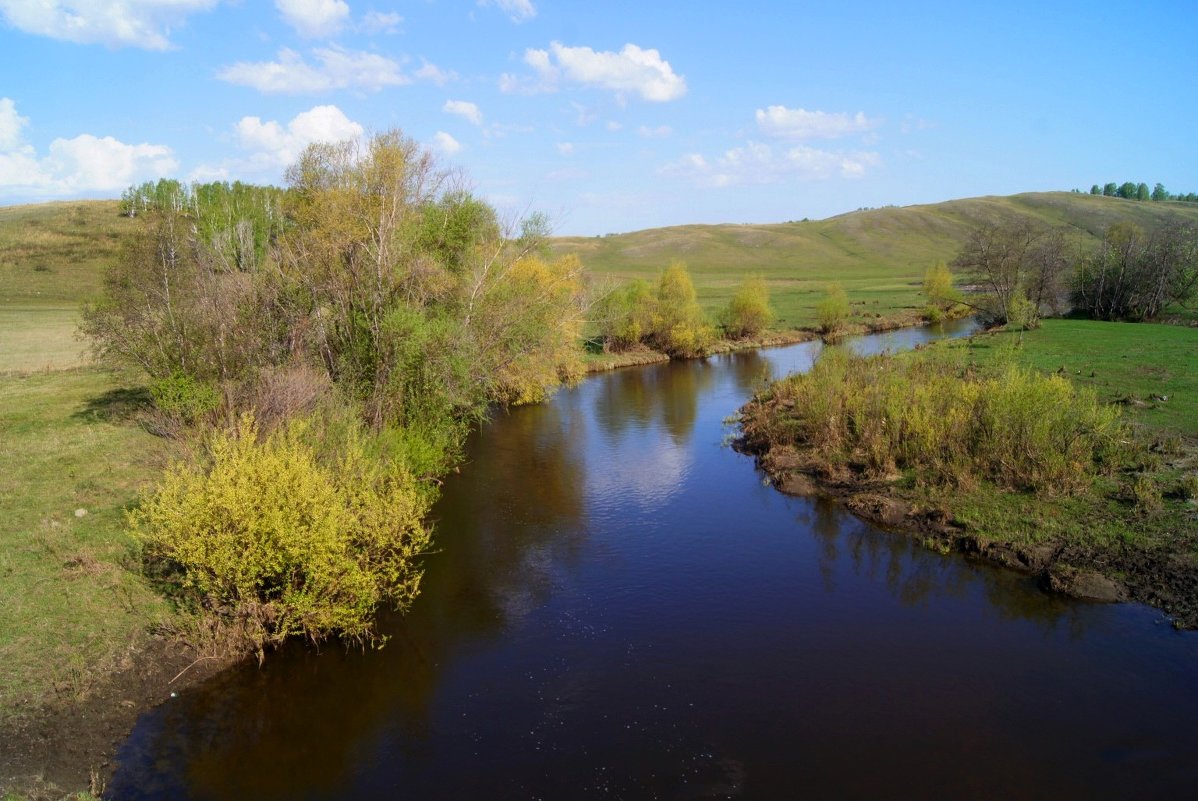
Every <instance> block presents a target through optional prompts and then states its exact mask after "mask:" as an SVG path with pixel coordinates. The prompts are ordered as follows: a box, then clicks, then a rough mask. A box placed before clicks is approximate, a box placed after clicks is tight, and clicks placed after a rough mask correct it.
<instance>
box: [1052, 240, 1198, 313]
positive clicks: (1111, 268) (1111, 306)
mask: <svg viewBox="0 0 1198 801" xmlns="http://www.w3.org/2000/svg"><path fill="white" fill-rule="evenodd" d="M1196 290H1198V227H1196V226H1194V225H1193V224H1189V223H1182V222H1180V221H1175V222H1172V223H1170V224H1168V225H1166V226H1164V227H1162V228H1160V229H1158V230H1156V231H1154V232H1152V233H1151V234H1148V233H1145V231H1144V230H1143V229H1141V228H1140V227H1139V226H1136V225H1134V224H1132V223H1128V222H1120V223H1115V224H1113V225H1111V226H1110V227H1109V228H1108V229H1107V231H1106V234H1105V235H1104V237H1103V240H1102V242H1101V243H1100V244H1099V245H1098V247H1097V248H1096V249H1095V250H1094V252H1092V253H1091V254H1090V256H1089V257H1088V258H1086V259H1084V260H1083V261H1082V263H1081V264H1079V265H1078V269H1077V272H1076V274H1075V276H1074V282H1073V300H1074V303H1075V304H1076V305H1077V306H1078V307H1079V308H1081V309H1084V310H1085V311H1086V312H1087V313H1089V314H1090V315H1091V316H1092V317H1094V318H1096V319H1100V320H1151V319H1153V318H1155V317H1157V316H1158V315H1160V314H1161V312H1163V311H1164V310H1165V309H1166V308H1167V307H1168V306H1169V305H1170V304H1172V303H1186V302H1189V300H1190V299H1191V298H1193V296H1194V294H1195V292H1196Z"/></svg>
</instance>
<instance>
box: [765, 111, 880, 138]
mask: <svg viewBox="0 0 1198 801" xmlns="http://www.w3.org/2000/svg"><path fill="white" fill-rule="evenodd" d="M878 122H879V121H878V120H876V119H871V118H869V117H866V116H865V113H864V112H862V111H858V112H857V113H856V114H852V115H850V114H845V113H843V112H840V113H833V114H830V113H828V112H826V111H807V110H806V109H802V108H787V107H786V106H769V107H768V108H765V109H760V108H759V109H757V127H759V128H760V129H761V132H762V133H764V134H767V135H769V136H776V137H778V138H780V139H838V138H840V137H842V136H847V135H849V134H854V133H863V132H865V131H868V130H870V129H871V128H875V127H876V126H877V125H878Z"/></svg>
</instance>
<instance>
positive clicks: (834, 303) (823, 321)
mask: <svg viewBox="0 0 1198 801" xmlns="http://www.w3.org/2000/svg"><path fill="white" fill-rule="evenodd" d="M815 317H816V320H818V321H819V330H820V331H822V332H823V333H825V334H836V333H839V332H840V331H841V330H842V329H843V328H844V325H845V323H846V322H848V319H849V296H848V295H846V294H845V292H844V288H843V287H841V285H840V284H828V289H827V292H826V294H825V295H824V299H823V300H821V301H820V302H819V303H818V304H816V307H815Z"/></svg>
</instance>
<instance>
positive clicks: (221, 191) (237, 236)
mask: <svg viewBox="0 0 1198 801" xmlns="http://www.w3.org/2000/svg"><path fill="white" fill-rule="evenodd" d="M282 200H283V190H281V189H279V188H277V187H273V186H256V185H254V184H243V183H241V182H240V181H235V182H233V183H231V184H230V183H227V182H220V181H217V182H212V183H192V184H184V183H182V182H180V181H176V180H174V179H171V178H161V179H159V180H158V181H147V182H145V183H143V184H141V185H139V186H131V187H129V188H128V189H126V190H125V191H124V192H123V193H122V194H121V202H120V210H121V214H123V215H124V216H126V217H137V216H144V215H147V214H156V215H159V216H162V215H176V216H178V215H185V216H186V217H187V218H188V220H189V221H190V222H191V224H192V225H193V226H194V228H195V235H196V237H197V238H198V239H200V240H202V241H203V242H204V244H205V246H206V247H207V248H208V249H209V250H210V251H211V252H212V254H213V255H214V256H216V257H217V258H220V259H221V260H223V261H224V262H226V264H227V265H228V266H229V267H230V268H235V269H238V270H252V269H254V267H255V266H256V265H257V264H258V263H260V262H261V261H262V260H263V259H264V258H266V255H267V251H268V249H269V248H270V246H271V244H272V243H273V242H274V240H275V238H276V237H277V236H278V235H279V233H280V232H281V230H282V225H283V210H282Z"/></svg>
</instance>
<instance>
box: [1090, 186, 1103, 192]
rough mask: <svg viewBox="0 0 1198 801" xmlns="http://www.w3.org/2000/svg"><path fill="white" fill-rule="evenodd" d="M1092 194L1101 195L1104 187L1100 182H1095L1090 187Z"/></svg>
mask: <svg viewBox="0 0 1198 801" xmlns="http://www.w3.org/2000/svg"><path fill="white" fill-rule="evenodd" d="M1090 194H1091V195H1101V194H1102V187H1101V186H1099V185H1098V184H1094V185H1093V186H1091V187H1090Z"/></svg>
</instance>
